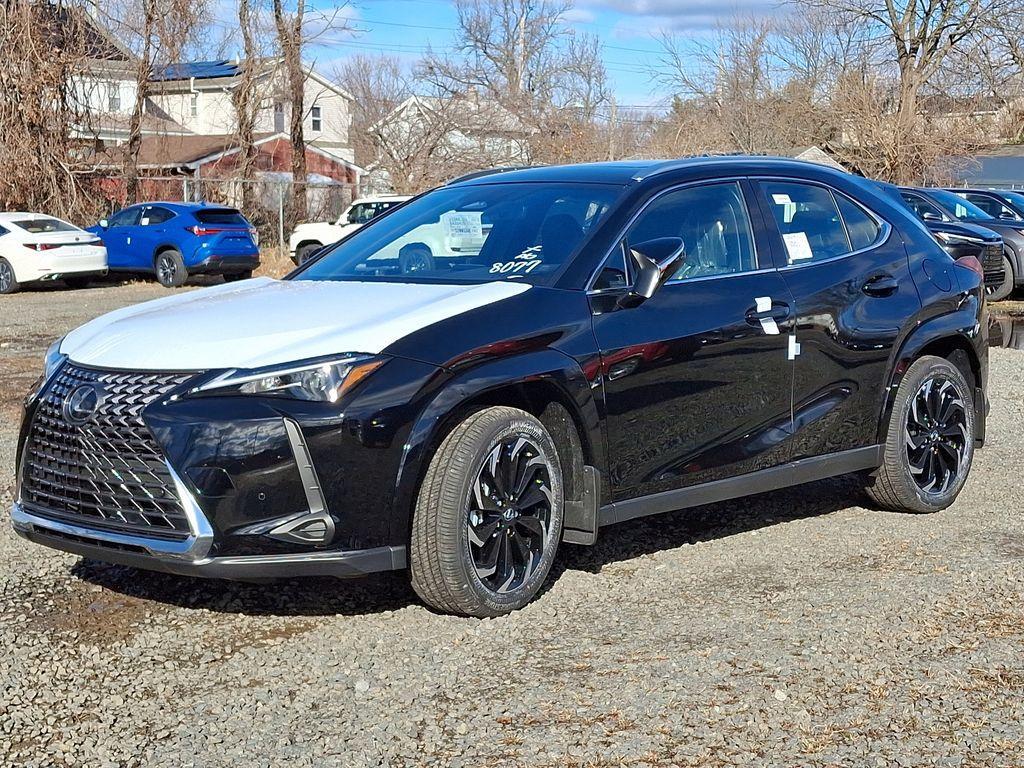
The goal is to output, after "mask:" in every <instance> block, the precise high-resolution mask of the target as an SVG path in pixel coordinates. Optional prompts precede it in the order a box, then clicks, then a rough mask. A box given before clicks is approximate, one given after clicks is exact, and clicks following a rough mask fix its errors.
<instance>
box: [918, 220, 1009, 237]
mask: <svg viewBox="0 0 1024 768" xmlns="http://www.w3.org/2000/svg"><path fill="white" fill-rule="evenodd" d="M925 226H926V227H928V229H929V230H930V231H932V232H948V233H949V234H951V235H966V236H967V237H980V238H981V239H982V240H985V241H987V242H997V241H1000V240H1002V238H1001V237H1000V236H999V233H998V232H993V231H992V230H991V229H986V228H985V227H980V226H978V225H977V224H967V223H965V222H962V221H958V222H951V221H926V222H925Z"/></svg>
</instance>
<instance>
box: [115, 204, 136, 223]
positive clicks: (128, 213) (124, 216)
mask: <svg viewBox="0 0 1024 768" xmlns="http://www.w3.org/2000/svg"><path fill="white" fill-rule="evenodd" d="M141 213H142V208H140V207H138V206H136V207H132V208H125V209H124V210H121V211H118V212H117V213H115V214H114V215H113V216H111V217H110V226H111V227H133V226H135V225H136V224H138V223H139V215H140V214H141Z"/></svg>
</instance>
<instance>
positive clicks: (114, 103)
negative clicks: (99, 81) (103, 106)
mask: <svg viewBox="0 0 1024 768" xmlns="http://www.w3.org/2000/svg"><path fill="white" fill-rule="evenodd" d="M120 111H121V88H120V86H118V84H117V83H107V112H120Z"/></svg>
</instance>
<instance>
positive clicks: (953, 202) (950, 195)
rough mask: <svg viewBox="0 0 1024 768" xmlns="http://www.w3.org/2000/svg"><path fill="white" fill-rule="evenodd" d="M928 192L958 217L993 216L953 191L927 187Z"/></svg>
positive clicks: (986, 217)
mask: <svg viewBox="0 0 1024 768" xmlns="http://www.w3.org/2000/svg"><path fill="white" fill-rule="evenodd" d="M928 194H930V195H931V196H932V197H934V198H935V199H936V200H938V201H939V204H940V205H944V206H946V208H947V209H948V210H949V211H950V213H952V214H953V215H954V216H956V217H957V218H958V219H984V220H989V219H991V218H993V217H992V216H989V215H988V214H987V213H985V212H984V211H983V210H981V208H979V207H978V206H976V205H975V204H974V203H972V202H970V201H968V200H964V199H963V198H962V197H960V195H958V194H956V193H954V192H947V191H946V190H944V189H929V190H928Z"/></svg>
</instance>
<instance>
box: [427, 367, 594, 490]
mask: <svg viewBox="0 0 1024 768" xmlns="http://www.w3.org/2000/svg"><path fill="white" fill-rule="evenodd" d="M498 405H505V406H509V407H512V408H519V409H520V410H523V411H526V412H527V413H529V414H532V415H533V416H536V417H537V418H538V419H539V420H540V422H541V423H542V424H543V425H544V427H545V429H547V430H548V432H549V433H550V435H551V438H552V440H554V442H555V447H556V448H557V449H558V455H559V456H560V457H569V460H568V461H565V460H564V458H563V467H562V473H563V475H564V480H565V488H566V498H569V499H581V498H582V497H583V466H584V464H594V457H593V450H594V447H593V446H592V445H591V444H590V440H589V439H588V436H587V432H586V429H585V428H584V427H583V425H582V424H581V423H580V420H579V415H578V413H577V411H576V408H575V406H574V405H573V404H572V402H571V400H570V398H569V397H568V396H567V395H566V394H565V392H563V391H562V390H561V389H560V388H559V387H557V386H555V385H554V384H550V383H547V382H543V381H531V382H521V383H518V384H509V385H507V386H503V387H499V388H497V389H491V390H488V391H486V392H483V393H481V394H479V395H477V396H476V397H474V398H472V399H470V400H467V401H466V402H464V403H462V404H461V405H460V406H459V407H458V408H457V409H455V410H454V411H452V412H451V413H449V414H448V416H447V417H445V419H444V421H443V422H442V423H441V424H440V425H439V428H438V429H437V431H436V433H435V437H434V440H433V443H434V444H433V446H432V448H433V449H435V450H436V448H437V446H439V445H440V444H441V442H442V441H443V440H444V438H445V437H446V436H447V435H448V433H449V432H451V431H452V430H453V429H454V428H455V426H456V425H457V424H459V423H460V422H461V421H463V419H465V418H466V416H468V415H469V414H470V413H472V412H473V411H478V410H480V409H482V408H489V407H492V406H498Z"/></svg>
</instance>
